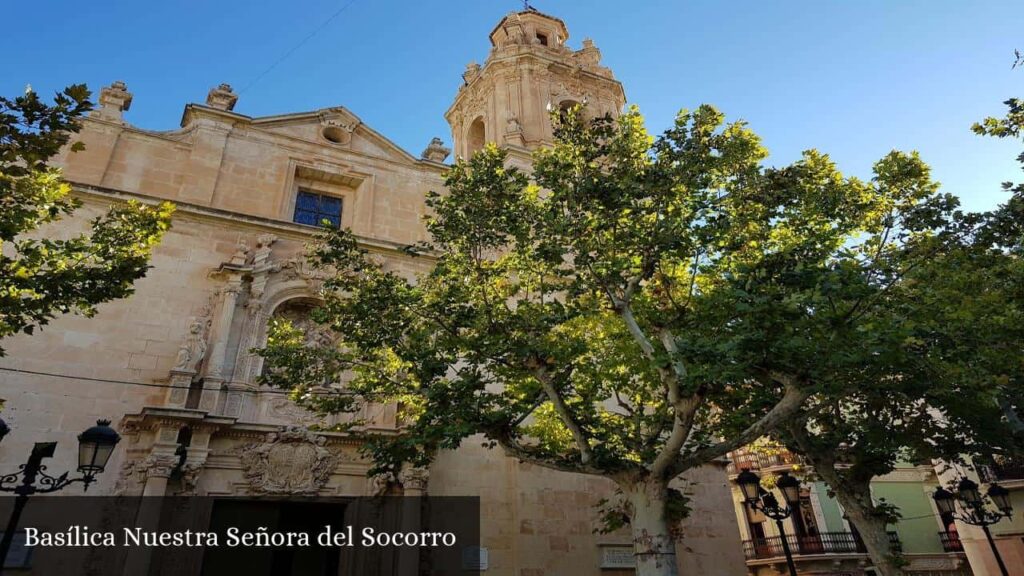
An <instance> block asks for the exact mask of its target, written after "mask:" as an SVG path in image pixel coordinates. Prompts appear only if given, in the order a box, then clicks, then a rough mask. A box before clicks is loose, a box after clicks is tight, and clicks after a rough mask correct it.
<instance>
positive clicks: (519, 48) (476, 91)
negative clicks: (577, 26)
mask: <svg viewBox="0 0 1024 576" xmlns="http://www.w3.org/2000/svg"><path fill="white" fill-rule="evenodd" d="M524 7H525V9H524V10H523V11H521V12H513V13H511V14H509V15H507V16H505V17H504V18H502V20H501V22H499V23H498V25H497V26H496V27H495V28H494V30H492V31H491V34H490V40H491V51H490V53H489V54H488V56H487V60H486V61H485V62H484V64H483V66H481V65H479V64H477V63H475V62H474V63H470V64H469V65H468V66H466V71H465V72H464V73H463V75H462V79H463V84H462V86H460V87H459V93H458V94H457V95H456V96H455V102H454V103H452V105H451V107H450V108H449V109H448V111H447V112H446V113H445V119H446V120H447V121H448V124H449V126H451V129H452V139H453V141H454V143H455V153H456V155H458V156H461V157H463V158H468V157H469V156H471V155H472V153H473V152H476V151H477V150H479V149H480V148H482V147H483V146H484V144H486V143H487V142H495V143H497V144H499V145H502V146H505V147H507V148H508V149H509V150H510V151H511V152H512V153H513V157H515V156H520V157H523V158H525V157H526V156H527V155H528V153H529V151H531V150H533V149H535V148H537V147H538V146H542V145H544V144H545V143H549V142H551V139H552V126H551V122H550V119H549V116H548V110H549V108H550V107H557V108H567V107H570V106H573V105H575V104H582V103H586V114H587V115H589V116H600V115H604V114H608V113H610V114H612V115H617V114H619V113H620V112H621V111H622V107H623V106H624V105H625V102H626V95H625V92H624V91H623V89H622V84H621V83H619V81H618V80H616V79H615V76H614V75H613V74H612V71H611V70H609V69H608V68H605V67H604V66H601V52H600V50H598V49H597V47H596V46H594V42H593V41H591V40H589V39H586V40H584V41H583V47H582V48H580V49H579V50H573V49H571V48H569V47H568V46H567V45H566V40H568V39H569V30H568V28H567V27H566V26H565V23H564V22H562V20H560V19H558V18H555V17H554V16H549V15H547V14H544V13H542V12H538V11H537V10H536V9H535V8H533V7H531V6H530V5H529V3H525V4H524Z"/></svg>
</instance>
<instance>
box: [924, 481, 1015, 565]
mask: <svg viewBox="0 0 1024 576" xmlns="http://www.w3.org/2000/svg"><path fill="white" fill-rule="evenodd" d="M988 497H989V499H991V500H992V503H993V504H995V507H996V508H997V509H998V510H999V511H998V512H993V511H991V510H989V509H988V508H986V507H985V501H984V498H982V496H981V491H979V490H978V484H977V483H976V482H974V481H973V480H971V479H970V478H963V479H961V480H960V483H959V484H957V488H956V494H953V493H952V492H950V491H949V490H946V489H945V488H942V487H940V488H939V489H938V490H936V491H935V494H934V495H932V498H933V499H934V500H935V506H936V507H938V509H939V512H940V513H941V514H943V515H946V516H950V517H953V518H956V519H957V520H959V521H961V522H964V523H965V524H970V525H971V526H980V527H981V529H982V531H983V532H985V538H987V539H988V545H989V546H991V547H992V554H993V555H994V556H995V557H996V564H998V565H999V570H1000V572H1002V574H1003V576H1009V574H1010V573H1009V572H1008V571H1007V570H1006V564H1004V563H1003V557H1002V556H1001V555H1000V554H999V548H997V547H996V542H995V540H993V539H992V532H990V531H989V529H988V527H989V526H991V525H993V524H997V523H999V521H1000V520H1002V519H1003V518H1009V517H1010V516H1012V515H1013V505H1012V504H1010V491H1009V490H1007V489H1006V488H1003V487H1002V486H1000V485H999V484H995V483H992V484H991V485H990V486H989V488H988ZM957 500H959V501H960V510H961V513H960V514H957V511H956V502H957Z"/></svg>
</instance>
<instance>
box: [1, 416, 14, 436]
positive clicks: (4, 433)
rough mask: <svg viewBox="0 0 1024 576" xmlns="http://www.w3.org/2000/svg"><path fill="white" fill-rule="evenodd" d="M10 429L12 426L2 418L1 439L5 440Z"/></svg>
mask: <svg viewBox="0 0 1024 576" xmlns="http://www.w3.org/2000/svg"><path fill="white" fill-rule="evenodd" d="M10 431H11V427H10V426H8V425H7V422H4V419H3V418H0V440H3V439H4V436H7V433H8V432H10Z"/></svg>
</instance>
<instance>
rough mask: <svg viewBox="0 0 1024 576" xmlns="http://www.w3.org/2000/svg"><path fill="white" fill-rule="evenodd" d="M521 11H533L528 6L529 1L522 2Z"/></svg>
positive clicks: (531, 7)
mask: <svg viewBox="0 0 1024 576" xmlns="http://www.w3.org/2000/svg"><path fill="white" fill-rule="evenodd" d="M523 10H524V11H530V10H533V6H530V0H523Z"/></svg>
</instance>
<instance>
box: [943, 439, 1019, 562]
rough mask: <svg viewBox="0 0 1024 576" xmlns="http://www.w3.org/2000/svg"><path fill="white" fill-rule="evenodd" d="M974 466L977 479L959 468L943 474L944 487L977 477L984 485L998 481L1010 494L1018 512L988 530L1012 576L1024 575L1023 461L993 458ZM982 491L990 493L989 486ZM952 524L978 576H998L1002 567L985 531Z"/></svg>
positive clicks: (958, 523)
mask: <svg viewBox="0 0 1024 576" xmlns="http://www.w3.org/2000/svg"><path fill="white" fill-rule="evenodd" d="M973 465H974V468H975V470H976V476H975V474H973V473H971V472H970V471H969V470H966V469H960V468H958V467H956V468H954V469H953V470H946V471H945V472H944V473H943V474H942V479H943V484H944V485H951V484H953V483H954V482H955V481H956V479H957V478H958V477H959V475H960V474H964V475H967V476H971V477H974V479H975V480H977V481H978V482H979V483H981V484H983V485H985V484H987V485H991V484H992V483H996V482H998V483H999V485H1000V486H1002V487H1003V488H1006V489H1007V490H1009V491H1010V502H1011V504H1012V506H1013V510H1015V511H1016V512H1014V513H1013V514H1012V516H1011V517H1009V518H1004V519H1002V520H1001V521H1000V522H998V523H996V524H993V525H992V526H991V527H990V528H989V530H990V531H991V533H992V540H993V543H994V544H995V546H996V548H997V549H998V550H999V555H1000V556H1001V557H1002V560H1003V563H1004V564H1005V565H1006V567H1007V570H1008V571H1009V573H1010V576H1024V514H1022V513H1021V510H1024V460H1022V459H1020V458H1017V459H1014V458H1007V457H1003V456H993V457H992V458H989V459H986V460H984V461H974V462H973ZM983 491H987V487H986V488H985V489H984V490H983ZM990 504H991V503H990ZM990 507H991V506H990ZM949 525H950V526H951V527H952V528H951V529H953V530H956V531H957V534H958V538H957V544H958V545H960V546H961V548H962V550H963V551H964V554H965V556H966V557H967V560H968V561H969V562H970V565H971V568H972V569H973V571H974V573H975V574H976V575H978V576H989V575H992V576H998V575H999V574H1000V570H999V566H998V564H997V563H996V559H995V556H994V555H993V553H992V547H991V545H990V544H989V542H988V538H987V537H986V536H985V533H984V531H983V530H982V529H981V528H978V527H976V526H971V525H969V524H966V523H964V522H960V521H955V522H954V521H953V519H949Z"/></svg>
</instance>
